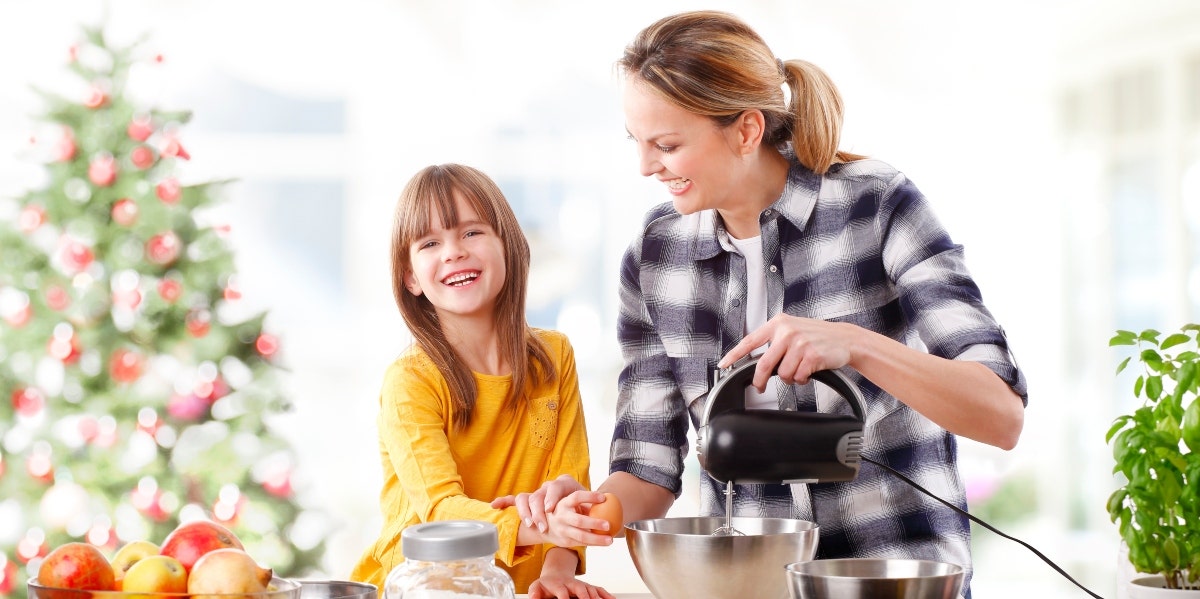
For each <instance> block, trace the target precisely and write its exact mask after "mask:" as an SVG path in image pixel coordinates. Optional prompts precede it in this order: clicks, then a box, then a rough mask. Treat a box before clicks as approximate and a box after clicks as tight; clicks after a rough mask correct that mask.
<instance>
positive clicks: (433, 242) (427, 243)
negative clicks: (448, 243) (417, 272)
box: [417, 239, 437, 250]
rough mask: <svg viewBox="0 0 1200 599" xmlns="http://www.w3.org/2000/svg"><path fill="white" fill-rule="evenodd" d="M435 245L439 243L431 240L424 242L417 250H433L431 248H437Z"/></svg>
mask: <svg viewBox="0 0 1200 599" xmlns="http://www.w3.org/2000/svg"><path fill="white" fill-rule="evenodd" d="M435 245H437V242H436V241H434V240H432V239H430V240H429V241H426V242H423V243H421V245H419V246H417V249H419V250H423V249H426V248H431V247H433V246H435Z"/></svg>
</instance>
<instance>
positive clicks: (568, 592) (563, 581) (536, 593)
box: [529, 574, 616, 599]
mask: <svg viewBox="0 0 1200 599" xmlns="http://www.w3.org/2000/svg"><path fill="white" fill-rule="evenodd" d="M572 597H578V598H579V599H616V597H614V596H613V594H612V593H610V592H608V591H606V590H604V589H603V588H602V587H598V586H595V585H593V584H588V583H586V582H584V581H582V580H579V579H578V578H575V577H574V576H553V575H545V574H543V575H542V577H541V578H539V579H537V580H535V581H533V584H530V585H529V599H551V598H553V599H571V598H572Z"/></svg>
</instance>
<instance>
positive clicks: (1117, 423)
mask: <svg viewBox="0 0 1200 599" xmlns="http://www.w3.org/2000/svg"><path fill="white" fill-rule="evenodd" d="M1132 418H1133V417H1132V416H1129V415H1128V414H1126V415H1123V416H1118V417H1117V419H1116V420H1114V421H1113V425H1112V426H1111V427H1110V428H1109V429H1108V434H1106V435H1104V442H1105V443H1111V442H1112V438H1113V435H1115V434H1117V431H1119V430H1121V429H1122V428H1125V425H1126V424H1127V423H1128V422H1129V421H1130V420H1131V419H1132Z"/></svg>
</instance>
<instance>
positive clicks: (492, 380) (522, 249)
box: [350, 164, 613, 599]
mask: <svg viewBox="0 0 1200 599" xmlns="http://www.w3.org/2000/svg"><path fill="white" fill-rule="evenodd" d="M528 274H529V244H528V242H527V241H526V239H525V236H524V234H523V233H522V231H521V227H520V225H519V224H518V223H517V219H516V216H515V215H514V214H513V212H512V208H511V207H509V205H508V202H507V201H506V200H505V198H504V195H503V194H502V193H501V191H500V189H499V188H498V187H497V186H496V184H495V183H494V182H493V181H492V180H491V179H490V178H489V177H488V176H487V175H485V174H483V173H481V172H480V171H478V170H476V169H473V168H470V167H467V166H462V165H456V164H445V165H439V166H430V167H427V168H425V169H423V170H421V171H420V172H419V173H417V174H416V176H414V177H413V179H412V180H411V181H409V183H408V185H407V186H406V187H405V188H404V191H403V193H402V194H401V196H400V200H399V202H398V204H397V206H396V214H395V222H394V224H393V229H392V287H393V292H394V293H395V296H396V303H397V304H398V305H399V307H400V313H401V315H402V316H403V317H404V322H405V323H406V324H407V325H408V328H409V330H410V331H412V334H413V336H414V337H415V338H416V343H415V344H414V345H413V346H412V347H410V348H409V349H408V350H407V351H405V352H404V353H403V354H402V355H401V356H400V357H399V359H397V360H396V361H395V362H394V363H393V364H392V365H391V366H390V367H389V368H388V371H387V374H386V376H385V378H384V384H383V390H382V392H381V395H380V402H379V407H380V410H379V418H378V428H379V449H380V454H381V457H382V460H383V474H384V479H383V490H382V492H381V493H380V506H381V509H382V511H383V515H384V518H385V522H384V527H383V532H382V534H381V535H380V537H379V540H377V541H376V542H375V543H374V544H373V545H372V546H371V547H370V548H368V549H367V551H366V552H365V553H364V555H363V556H362V558H361V559H360V560H359V562H358V564H357V565H356V566H355V568H354V571H353V573H352V574H351V576H350V577H351V579H353V580H358V581H364V582H369V583H373V584H375V585H376V586H377V587H378V588H380V589H382V588H383V583H384V579H385V578H386V576H387V574H388V573H389V572H390V571H391V570H392V568H394V567H395V566H396V565H397V564H399V563H400V562H402V561H403V560H404V556H403V555H401V543H400V533H401V531H403V530H404V529H405V528H406V527H408V526H412V525H414V524H418V523H422V522H430V521H435V520H457V519H469V520H481V521H485V522H491V523H493V524H495V525H496V528H497V529H498V532H499V538H500V549H499V551H497V552H496V559H497V561H498V562H499V563H500V565H501V566H502V567H503V568H505V569H506V570H507V571H508V573H509V574H510V575H511V576H512V578H513V581H514V582H515V583H516V590H517V592H518V593H526V592H528V593H529V596H530V598H531V599H534V598H537V597H557V598H559V599H568V597H580V598H586V599H601V598H605V599H613V597H612V595H611V594H609V593H608V592H607V591H605V590H604V589H601V588H599V587H595V586H592V585H590V584H587V583H584V582H582V581H580V580H577V579H576V578H575V575H576V574H577V573H582V572H583V565H584V563H583V548H582V547H576V548H574V549H568V548H564V547H557V546H555V544H561V545H577V543H569V542H567V541H566V540H565V539H564V537H562V536H561V535H560V534H558V531H559V530H560V529H561V527H562V526H564V525H565V524H569V525H571V526H574V527H580V526H586V527H595V528H603V526H602V525H601V521H598V520H596V519H592V518H587V517H586V516H583V515H581V514H579V513H578V511H579V510H581V508H582V505H581V504H575V503H571V502H574V501H576V500H586V501H602V500H603V499H602V496H600V497H597V496H596V495H597V494H592V493H580V494H576V495H574V496H573V497H572V498H571V499H570V500H569V501H568V502H566V503H568V504H569V505H562V506H561V508H562V509H559V510H557V511H555V512H554V513H552V514H551V517H550V518H549V519H548V522H546V521H540V525H539V527H538V528H534V527H532V526H529V525H528V523H522V522H521V520H520V517H519V515H518V512H517V509H516V508H514V507H507V508H505V509H498V508H493V507H492V505H491V501H492V499H493V498H497V497H501V496H507V495H510V494H512V493H517V492H521V491H528V490H532V489H536V488H538V486H539V485H540V484H542V483H543V482H545V481H549V480H551V479H554V478H556V477H558V476H560V475H569V476H570V477H573V478H574V479H575V480H577V481H579V482H581V483H583V484H584V485H587V480H588V467H589V460H588V444H587V433H586V429H585V427H584V418H583V409H582V406H581V404H580V398H579V387H578V379H577V376H576V372H575V358H574V354H573V352H572V349H571V345H570V344H569V343H568V341H567V339H566V337H564V336H563V335H562V334H561V333H557V332H554V331H546V330H537V329H532V328H531V327H529V325H528V324H527V323H526V320H525V289H526V284H527V279H528ZM497 505H500V504H497ZM606 536H607V535H594V536H593V537H592V538H589V539H588V544H606V543H611V539H606V538H604V537H606Z"/></svg>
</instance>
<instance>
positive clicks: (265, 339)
mask: <svg viewBox="0 0 1200 599" xmlns="http://www.w3.org/2000/svg"><path fill="white" fill-rule="evenodd" d="M254 349H256V350H258V353H259V355H261V356H262V357H264V358H267V359H270V358H271V356H274V355H275V352H277V351H279V339H276V338H275V336H274V335H271V334H268V333H263V334H261V335H259V336H258V339H256V340H255V341H254Z"/></svg>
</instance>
